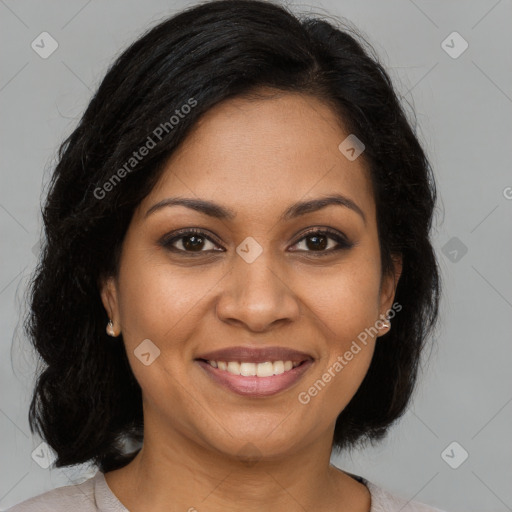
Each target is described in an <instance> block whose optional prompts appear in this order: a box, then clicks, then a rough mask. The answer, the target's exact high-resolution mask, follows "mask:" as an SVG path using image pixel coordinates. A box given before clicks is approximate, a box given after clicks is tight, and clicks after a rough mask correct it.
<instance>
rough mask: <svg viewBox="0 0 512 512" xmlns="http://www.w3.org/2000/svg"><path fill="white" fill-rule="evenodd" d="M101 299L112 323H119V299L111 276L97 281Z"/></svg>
mask: <svg viewBox="0 0 512 512" xmlns="http://www.w3.org/2000/svg"><path fill="white" fill-rule="evenodd" d="M99 288H100V295H101V301H102V302H103V307H104V308H105V310H106V312H107V315H108V317H109V318H110V319H111V320H112V322H113V323H114V325H116V324H119V300H118V290H117V283H116V280H115V278H114V277H113V276H110V277H106V278H101V279H100V281H99Z"/></svg>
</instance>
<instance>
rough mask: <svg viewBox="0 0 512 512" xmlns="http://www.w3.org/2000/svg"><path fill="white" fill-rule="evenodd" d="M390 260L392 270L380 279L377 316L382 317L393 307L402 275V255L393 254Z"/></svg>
mask: <svg viewBox="0 0 512 512" xmlns="http://www.w3.org/2000/svg"><path fill="white" fill-rule="evenodd" d="M391 258H392V260H393V268H394V270H393V271H392V272H391V273H389V274H386V275H385V276H384V277H383V278H382V282H381V287H380V302H379V314H382V315H384V314H385V313H386V311H388V310H389V309H390V308H391V306H392V305H393V300H394V298H395V293H396V287H397V286H398V280H399V279H400V276H401V275H402V255H401V254H393V255H392V256H391Z"/></svg>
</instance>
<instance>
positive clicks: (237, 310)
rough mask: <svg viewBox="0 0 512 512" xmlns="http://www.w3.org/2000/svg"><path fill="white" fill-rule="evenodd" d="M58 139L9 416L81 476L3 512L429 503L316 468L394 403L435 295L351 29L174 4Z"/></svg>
mask: <svg viewBox="0 0 512 512" xmlns="http://www.w3.org/2000/svg"><path fill="white" fill-rule="evenodd" d="M59 157H60V159H59V163H58V165H57V167H56V169H55V173H54V176H53V180H52V183H51V187H50V191H49V193H48V197H47V202H46V205H45V208H44V211H43V217H44V223H45V231H46V239H47V240H46V245H45V246H44V248H43V256H42V261H41V264H40V266H39V268H38V269H37V273H36V275H35V278H34V280H33V283H32V287H31V300H32V302H31V313H30V316H29V318H27V324H26V326H27V332H28V334H29V335H30V337H31V339H32V341H33V343H34V346H35V348H36V349H37V351H38V353H39V354H40V355H41V357H42V359H43V360H44V362H45V363H46V365H45V367H44V371H42V373H41V375H40V377H39V379H38V381H37V385H36V389H35V391H34V396H33V400H32V403H31V407H30V415H29V419H30V425H31V429H32V431H33V432H34V431H37V432H38V433H39V435H41V437H42V438H43V439H44V440H45V441H46V442H47V443H48V444H49V445H50V446H51V447H52V448H53V450H54V451H55V453H56V454H57V460H56V466H57V467H64V466H68V465H73V464H79V463H86V462H91V463H92V464H93V465H94V466H95V467H97V469H98V472H97V473H96V475H95V476H94V477H92V478H90V479H88V480H86V481H85V482H84V483H82V484H80V485H75V486H67V487H63V488H59V489H56V490H53V491H50V492H48V493H44V494H42V495H39V496H36V497H35V498H32V499H30V500H26V501H24V502H23V503H21V504H19V505H17V506H15V507H14V508H12V509H11V510H12V511H13V512H21V511H33V510H34V511H35V510H43V509H44V507H45V506H46V507H48V509H51V510H54V511H60V510H62V511H64V510H66V511H67V510H75V511H77V512H78V511H98V510H101V511H103V512H113V511H127V510H129V511H130V512H141V511H146V510H151V511H153V512H159V511H164V510H165V511H167V510H188V511H194V510H197V511H202V510H208V511H209V512H215V511H218V510H223V511H226V510H246V511H248V510H252V511H266V510H270V509H272V510H275V511H280V510H286V511H299V510H301V511H303V510H326V511H331V510H332V511H335V510H336V511H337V510H343V511H347V512H348V511H350V512H356V511H357V512H363V511H364V512H368V511H371V512H377V511H381V510H386V511H388V510H389V511H395V510H396V511H398V510H401V511H403V512H410V511H416V510H418V511H434V510H438V509H434V508H431V507H428V506H426V505H421V504H419V503H416V502H407V500H405V499H401V498H399V497H398V496H394V495H392V494H391V493H389V492H387V491H386V490H384V489H382V488H380V487H378V486H377V485H375V484H373V483H372V482H369V481H368V480H366V479H365V478H363V477H361V476H358V475H352V474H350V473H347V472H344V471H342V470H340V469H338V468H335V467H334V466H332V465H330V463H329V461H330V456H331V452H332V449H335V450H338V451H341V450H343V449H346V448H349V447H353V446H357V445H358V444H363V443H364V442H365V441H369V440H373V441H375V440H379V439H382V438H383V437H384V436H385V434H386V432H387V431H388V428H389V426H390V425H391V424H392V423H393V422H394V421H395V420H396V419H397V418H399V417H400V416H401V415H402V414H403V413H404V412H405V410H406V407H407V404H408V403H409V400H410V397H411V394H412V391H413V389H414V384H415V380H416V375H417V369H418V364H419V360H420V355H421V353H422V349H423V347H424V345H425V343H426V341H427V339H428V336H429V334H430V332H431V330H432V329H433V327H434V326H435V322H436V318H437V312H438V300H439V290H440V284H439V275H438V268H437V262H436V258H435V255H434V252H433V249H432V245H431V243H430V240H429V235H430V227H431V220H432V214H433V209H434V206H435V200H436V191H435V184H434V181H433V177H432V172H431V168H430V165H429V162H428V160H427V158H426V156H425V154H424V152H423V150H422V148H421V146H420V144H419V142H418V140H417V138H416V137H415V135H414V133H413V131H412V129H411V127H410V125H409V123H408V121H407V119H406V116H405V114H404V112H403V110H402V108H401V106H400V104H399V101H398V99H397V96H396V94H395V92H394V91H393V88H392V85H391V82H390V80H389V78H388V76H387V74H386V72H385V71H384V69H383V68H382V67H381V65H380V64H379V63H378V62H377V59H376V58H375V57H371V56H370V54H369V53H368V51H365V50H364V49H363V47H362V45H361V43H359V42H357V41H356V39H355V38H354V37H353V36H351V35H349V34H348V33H347V32H345V31H342V30H341V29H339V28H336V27H335V26H333V25H332V24H330V23H328V22H326V21H323V20H319V19H314V18H311V19H300V18H297V17H296V16H294V15H293V14H292V13H290V12H289V11H288V10H287V9H286V8H283V7H281V6H279V5H277V4H273V3H270V2H260V1H253V0H221V1H214V2H208V3H205V4H200V5H197V6H193V7H191V8H189V9H187V10H186V11H183V12H181V13H179V14H177V15H176V16H173V17H172V18H169V19H167V20H165V21H164V22H163V23H161V24H160V25H158V26H157V27H155V28H153V29H152V30H150V31H149V32H148V33H147V34H145V35H144V36H143V37H142V38H140V39H139V40H138V41H136V42H135V43H134V44H133V45H132V46H131V47H130V48H128V49H127V50H126V51H125V52H124V53H123V54H122V55H121V56H120V57H119V58H118V60H117V61H116V62H115V64H114V65H113V66H112V68H111V69H110V70H109V71H108V73H107V75H106V77H105V78H104V80H103V82H102V84H101V86H100V87H99V89H98V92H97V93H96V95H95V96H94V98H93V99H92V101H91V102H90V105H89V106H88V108H87V110H86V112H85V114H84V116H83V118H82V120H81V121H80V123H79V126H78V127H77V128H76V130H75V131H74V132H73V133H72V134H71V136H70V137H69V138H68V139H67V140H66V141H65V142H64V144H63V145H62V147H61V150H60V154H59ZM391 323H393V327H391Z"/></svg>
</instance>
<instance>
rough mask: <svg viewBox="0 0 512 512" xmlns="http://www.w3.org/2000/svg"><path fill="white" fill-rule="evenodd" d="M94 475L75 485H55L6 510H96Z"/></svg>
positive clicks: (88, 511)
mask: <svg viewBox="0 0 512 512" xmlns="http://www.w3.org/2000/svg"><path fill="white" fill-rule="evenodd" d="M94 484H95V477H92V478H89V479H87V480H85V481H84V482H82V483H80V484H76V485H66V486H64V487H57V488H56V489H52V490H51V491H47V492H44V493H41V494H38V495H37V496H34V497H33V498H29V499H27V500H25V501H22V502H21V503H18V504H17V505H14V507H11V508H9V509H7V512H69V511H70V510H73V511H75V512H97V511H98V508H97V506H96V498H95V492H94V490H95V485H94Z"/></svg>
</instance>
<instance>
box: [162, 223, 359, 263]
mask: <svg viewBox="0 0 512 512" xmlns="http://www.w3.org/2000/svg"><path fill="white" fill-rule="evenodd" d="M189 235H198V236H200V237H201V238H204V239H206V240H208V241H209V242H212V243H213V244H215V245H218V244H217V242H215V241H214V240H212V238H210V237H209V236H207V235H206V233H205V232H204V231H201V230H200V229H196V228H187V229H183V230H180V231H177V232H175V233H171V234H170V235H166V236H165V237H164V238H163V239H162V240H161V241H160V245H162V246H163V247H165V248H166V249H167V250H169V251H172V252H175V253H184V254H187V256H192V257H196V256H199V255H201V254H204V253H208V252H221V251H217V250H215V251H211V250H210V251H196V252H193V251H186V250H183V249H176V248H175V247H172V244H173V243H174V242H176V241H178V240H181V239H182V238H187V236H189ZM313 235H316V236H328V238H330V239H332V240H334V241H335V242H337V244H338V246H337V247H335V248H331V249H327V250H321V251H311V250H298V251H297V252H309V253H313V254H314V255H315V257H317V256H318V257H322V256H326V255H329V254H331V253H334V252H337V251H341V250H347V249H351V248H352V247H353V246H354V244H353V243H351V242H349V241H348V240H346V239H345V238H344V237H343V236H341V235H340V234H339V233H338V232H336V231H334V230H331V229H328V228H324V229H314V230H310V231H308V232H306V233H304V234H303V235H302V237H301V238H300V239H299V240H297V242H295V243H294V244H293V245H297V244H298V243H299V242H302V241H303V240H304V239H306V238H309V237H311V236H313ZM169 237H171V238H169ZM294 252H295V251H294Z"/></svg>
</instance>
